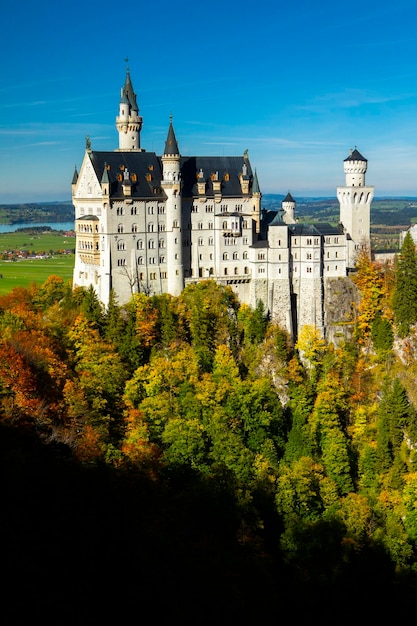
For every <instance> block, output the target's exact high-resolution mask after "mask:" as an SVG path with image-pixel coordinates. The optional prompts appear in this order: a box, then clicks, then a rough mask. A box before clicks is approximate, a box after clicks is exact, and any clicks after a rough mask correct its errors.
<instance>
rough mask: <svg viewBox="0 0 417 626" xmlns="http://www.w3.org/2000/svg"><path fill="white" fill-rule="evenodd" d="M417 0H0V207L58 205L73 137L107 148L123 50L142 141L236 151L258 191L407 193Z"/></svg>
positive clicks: (414, 173) (415, 185)
mask: <svg viewBox="0 0 417 626" xmlns="http://www.w3.org/2000/svg"><path fill="white" fill-rule="evenodd" d="M416 21H417V2H415V0H413V1H407V0H398V1H397V2H396V3H382V2H381V0H378V1H376V0H363V1H362V2H360V3H356V2H351V3H349V2H335V1H334V0H325V1H324V2H323V1H320V0H319V2H317V3H312V2H311V0H298V1H297V2H294V3H289V2H282V1H280V0H264V2H262V3H260V4H259V5H258V4H256V3H252V4H251V3H247V2H244V1H243V0H242V1H240V2H238V1H233V2H232V1H230V0H223V1H222V2H219V1H218V0H214V1H213V2H210V3H205V2H189V0H183V1H182V2H177V3H174V2H168V1H167V0H159V1H158V2H151V1H150V0H148V2H140V1H139V2H130V3H119V4H118V3H114V2H111V3H110V2H108V1H107V0H100V2H99V1H96V0H89V2H85V1H84V2H80V1H79V0H74V1H73V2H65V1H61V2H55V1H54V0H48V2H46V1H45V0H38V1H37V2H36V3H34V2H32V0H23V1H21V2H20V3H18V4H14V5H13V4H12V3H8V4H6V3H3V7H2V51H3V63H2V72H1V81H0V111H1V115H0V202H1V203H14V202H29V201H33V202H39V201H53V200H69V199H70V197H71V180H72V175H73V171H74V166H75V165H77V167H79V166H80V164H81V162H82V158H83V155H84V148H85V137H86V135H89V136H90V137H91V142H92V148H93V149H94V150H114V149H115V148H117V144H118V138H117V132H116V128H115V116H116V115H117V112H118V104H119V96H120V88H121V87H122V85H123V83H124V78H125V65H126V64H125V61H124V59H125V58H126V57H128V59H129V67H130V72H131V78H132V82H133V86H134V89H135V91H136V94H137V99H138V103H139V108H140V114H141V115H142V117H143V129H142V133H141V145H142V147H143V148H145V149H146V150H148V151H155V152H156V153H157V154H161V152H162V150H163V147H164V144H165V139H166V134H167V130H168V125H169V116H170V114H172V115H173V123H174V128H175V132H176V136H177V140H178V144H179V148H180V151H181V153H182V154H183V155H239V154H242V153H243V151H244V150H245V149H248V151H249V158H250V160H251V164H252V167H253V168H256V170H257V173H258V178H259V183H260V186H261V190H262V192H263V193H283V194H286V193H287V192H288V191H290V192H291V193H292V195H293V196H294V197H295V198H297V196H298V197H301V196H306V195H309V196H331V197H335V195H336V187H337V186H338V185H343V184H344V173H343V160H344V159H345V158H346V157H347V156H348V155H349V151H350V149H351V148H355V147H357V149H358V150H359V151H360V152H361V153H362V154H363V156H365V157H366V158H367V159H368V161H369V163H368V173H367V179H366V182H367V184H369V185H374V186H375V196H376V197H378V196H383V195H389V196H401V195H411V196H417V53H416V42H417V37H416V35H415V25H416Z"/></svg>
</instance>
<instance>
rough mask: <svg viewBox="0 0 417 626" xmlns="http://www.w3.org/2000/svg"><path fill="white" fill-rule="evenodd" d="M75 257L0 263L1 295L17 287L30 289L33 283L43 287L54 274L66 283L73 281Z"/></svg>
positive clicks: (63, 255)
mask: <svg viewBox="0 0 417 626" xmlns="http://www.w3.org/2000/svg"><path fill="white" fill-rule="evenodd" d="M73 270H74V255H73V254H62V255H57V256H55V257H50V258H46V259H22V260H19V261H0V275H1V276H2V278H0V295H1V296H4V295H6V294H7V293H9V292H10V291H11V290H12V289H14V288H15V287H29V286H30V285H31V284H32V283H38V284H39V285H42V284H43V283H44V282H45V281H46V279H47V278H48V277H49V276H52V275H53V274H54V275H56V276H60V277H61V278H62V279H63V280H64V281H72V273H73Z"/></svg>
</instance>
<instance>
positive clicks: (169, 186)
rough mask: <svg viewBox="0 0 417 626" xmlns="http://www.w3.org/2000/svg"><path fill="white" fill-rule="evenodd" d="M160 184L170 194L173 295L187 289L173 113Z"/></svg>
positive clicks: (168, 231) (169, 256)
mask: <svg viewBox="0 0 417 626" xmlns="http://www.w3.org/2000/svg"><path fill="white" fill-rule="evenodd" d="M161 187H162V189H163V190H164V191H165V193H166V196H167V200H166V204H165V211H166V238H167V267H168V276H167V278H168V293H170V294H171V295H173V296H179V295H180V293H181V292H182V290H183V289H184V268H183V260H182V223H181V217H182V199H181V156H180V151H179V149H178V144H177V139H176V137H175V132H174V127H173V125H172V117H171V119H170V122H169V129H168V136H167V140H166V142H165V150H164V154H163V155H162V181H161Z"/></svg>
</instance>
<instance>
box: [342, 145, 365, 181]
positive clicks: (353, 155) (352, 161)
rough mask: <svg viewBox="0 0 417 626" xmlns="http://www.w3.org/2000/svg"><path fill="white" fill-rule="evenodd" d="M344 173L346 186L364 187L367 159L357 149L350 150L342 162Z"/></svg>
mask: <svg viewBox="0 0 417 626" xmlns="http://www.w3.org/2000/svg"><path fill="white" fill-rule="evenodd" d="M343 169H344V170H345V175H346V187H364V186H365V174H366V170H367V169H368V161H367V160H366V159H365V158H364V157H363V156H362V155H361V153H360V152H358V150H356V148H355V150H351V151H350V155H349V156H348V157H347V158H346V159H345V160H344V162H343Z"/></svg>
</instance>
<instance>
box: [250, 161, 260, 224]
mask: <svg viewBox="0 0 417 626" xmlns="http://www.w3.org/2000/svg"><path fill="white" fill-rule="evenodd" d="M261 200H262V193H261V190H260V188H259V181H258V174H257V173H256V170H255V174H254V176H253V183H252V202H253V204H252V219H253V220H254V222H255V224H256V232H257V233H259V232H260V230H261Z"/></svg>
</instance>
